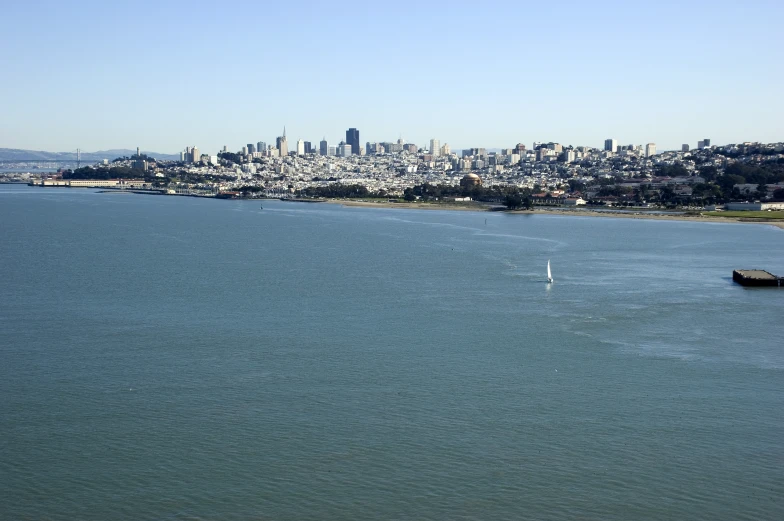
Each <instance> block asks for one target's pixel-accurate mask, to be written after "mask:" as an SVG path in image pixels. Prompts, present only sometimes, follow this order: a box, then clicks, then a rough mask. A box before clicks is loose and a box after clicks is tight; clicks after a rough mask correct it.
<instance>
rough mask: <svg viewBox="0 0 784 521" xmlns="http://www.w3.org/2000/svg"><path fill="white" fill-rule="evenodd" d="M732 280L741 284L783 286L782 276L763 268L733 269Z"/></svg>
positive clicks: (783, 279) (783, 278)
mask: <svg viewBox="0 0 784 521" xmlns="http://www.w3.org/2000/svg"><path fill="white" fill-rule="evenodd" d="M732 280H733V281H735V282H737V283H738V284H740V285H741V286H774V287H779V288H780V287H782V286H784V277H777V276H776V275H774V274H772V273H769V272H767V271H765V270H733V272H732Z"/></svg>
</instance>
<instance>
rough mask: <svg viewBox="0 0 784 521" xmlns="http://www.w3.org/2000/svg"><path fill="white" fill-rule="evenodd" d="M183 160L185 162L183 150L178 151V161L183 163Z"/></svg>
mask: <svg viewBox="0 0 784 521" xmlns="http://www.w3.org/2000/svg"><path fill="white" fill-rule="evenodd" d="M184 162H185V152H184V151H181V152H180V163H184Z"/></svg>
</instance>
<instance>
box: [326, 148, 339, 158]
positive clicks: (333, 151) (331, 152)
mask: <svg viewBox="0 0 784 521" xmlns="http://www.w3.org/2000/svg"><path fill="white" fill-rule="evenodd" d="M327 155H328V156H336V155H338V148H337V147H328V148H327Z"/></svg>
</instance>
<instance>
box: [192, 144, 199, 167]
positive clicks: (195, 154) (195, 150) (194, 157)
mask: <svg viewBox="0 0 784 521" xmlns="http://www.w3.org/2000/svg"><path fill="white" fill-rule="evenodd" d="M199 161H201V154H199V149H198V147H195V146H194V147H193V148H192V149H191V163H198V162H199Z"/></svg>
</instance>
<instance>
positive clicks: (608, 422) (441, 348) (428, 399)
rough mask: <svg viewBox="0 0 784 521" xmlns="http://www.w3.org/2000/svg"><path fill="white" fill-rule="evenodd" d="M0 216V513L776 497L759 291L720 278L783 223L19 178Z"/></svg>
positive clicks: (777, 303)
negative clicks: (391, 204) (288, 197)
mask: <svg viewBox="0 0 784 521" xmlns="http://www.w3.org/2000/svg"><path fill="white" fill-rule="evenodd" d="M485 219H487V224H486V225H485ZM0 226H1V228H0V518H1V519H14V520H26V519H29V520H33V519H35V520H37V519H49V520H75V519H79V520H106V519H112V520H140V519H150V520H152V519H228V520H251V519H253V520H259V519H264V520H266V519H269V520H317V519H319V520H331V519H334V520H338V519H340V520H361V519H390V520H392V519H395V520H422V519H432V520H451V519H477V520H480V519H481V520H486V519H499V520H500V519H537V520H549V519H553V520H554V519H602V520H627V519H651V520H668V519H711V520H723V519H726V520H739V519H750V520H751V519H755V520H759V519H766V520H768V519H769V520H778V519H782V518H784V506H783V505H782V501H784V500H783V499H782V498H784V441H782V440H784V435H782V433H784V412H783V411H784V407H782V406H784V347H782V346H784V342H782V341H781V338H782V335H781V319H782V317H784V290H776V289H744V288H742V287H740V286H737V285H734V284H733V283H732V281H731V273H732V270H733V269H734V268H757V267H759V268H763V269H768V270H769V271H772V272H776V273H780V274H784V231H783V230H779V229H775V228H773V227H766V226H758V225H740V224H710V223H705V224H703V223H693V222H677V221H644V220H631V219H630V220H626V219H601V218H589V217H577V216H548V215H504V214H493V213H474V212H440V211H439V212H437V211H417V210H402V209H389V210H386V209H364V208H342V207H339V206H335V205H327V204H297V203H284V202H280V201H269V202H265V203H264V210H260V208H259V204H258V203H257V202H256V203H254V202H240V201H214V200H204V199H195V198H176V197H157V196H135V195H129V194H104V193H96V192H94V191H91V190H79V189H55V188H53V189H41V188H32V187H26V186H25V187H18V186H14V187H10V186H4V187H0ZM548 259H550V260H551V263H552V267H553V275H554V277H555V283H554V284H552V285H547V284H546V283H545V269H546V263H547V260H548Z"/></svg>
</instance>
